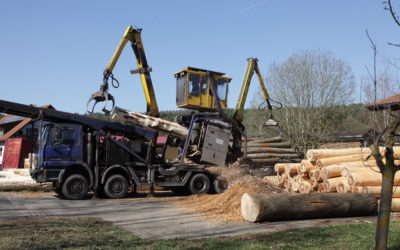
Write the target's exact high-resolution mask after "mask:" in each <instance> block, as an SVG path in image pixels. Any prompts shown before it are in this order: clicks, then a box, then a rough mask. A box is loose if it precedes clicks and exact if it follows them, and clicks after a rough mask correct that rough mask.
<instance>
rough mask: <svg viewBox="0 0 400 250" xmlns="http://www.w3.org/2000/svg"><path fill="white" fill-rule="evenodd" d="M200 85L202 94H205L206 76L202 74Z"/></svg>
mask: <svg viewBox="0 0 400 250" xmlns="http://www.w3.org/2000/svg"><path fill="white" fill-rule="evenodd" d="M200 86H201V94H202V95H205V94H207V77H205V76H203V77H202V78H201V83H200Z"/></svg>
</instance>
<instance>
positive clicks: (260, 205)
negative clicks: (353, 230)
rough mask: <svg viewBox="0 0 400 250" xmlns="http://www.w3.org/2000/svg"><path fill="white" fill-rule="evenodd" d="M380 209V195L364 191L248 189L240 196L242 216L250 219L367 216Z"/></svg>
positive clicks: (275, 219) (274, 219)
mask: <svg viewBox="0 0 400 250" xmlns="http://www.w3.org/2000/svg"><path fill="white" fill-rule="evenodd" d="M377 210H378V207H377V199H376V198H375V197H373V196H372V195H369V194H361V193H350V194H343V193H309V194H307V193H303V194H291V193H279V194H248V193H245V194H244V195H243V196H242V199H241V213H242V216H243V219H245V220H246V221H249V222H263V221H279V220H296V219H311V218H330V217H349V216H368V215H374V214H376V213H377Z"/></svg>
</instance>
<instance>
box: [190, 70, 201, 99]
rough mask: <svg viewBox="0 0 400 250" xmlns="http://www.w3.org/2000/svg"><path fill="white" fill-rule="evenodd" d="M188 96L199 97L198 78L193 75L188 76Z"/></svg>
mask: <svg viewBox="0 0 400 250" xmlns="http://www.w3.org/2000/svg"><path fill="white" fill-rule="evenodd" d="M189 95H190V96H199V95H200V76H199V75H195V74H190V75H189Z"/></svg>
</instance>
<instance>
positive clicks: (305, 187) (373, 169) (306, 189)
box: [264, 147, 400, 212]
mask: <svg viewBox="0 0 400 250" xmlns="http://www.w3.org/2000/svg"><path fill="white" fill-rule="evenodd" d="M394 152H395V157H396V158H398V157H399V156H400V147H394ZM381 153H382V154H384V148H382V152H381ZM371 154H372V152H371V149H369V148H348V149H312V150H309V151H308V152H307V159H304V160H302V161H301V163H297V164H296V163H279V164H276V165H275V167H274V169H275V171H276V172H277V176H276V177H274V178H272V177H264V181H266V182H268V183H270V184H274V185H276V186H280V187H282V188H284V189H285V190H286V191H287V192H289V193H314V192H319V193H368V194H372V195H373V196H375V197H376V198H377V199H379V198H380V192H381V184H382V175H381V173H380V171H379V168H378V166H377V164H376V161H375V159H374V158H373V157H372V156H371ZM396 163H397V164H400V162H396ZM394 185H395V186H394V188H393V206H392V211H398V212H400V172H398V173H396V175H395V180H394Z"/></svg>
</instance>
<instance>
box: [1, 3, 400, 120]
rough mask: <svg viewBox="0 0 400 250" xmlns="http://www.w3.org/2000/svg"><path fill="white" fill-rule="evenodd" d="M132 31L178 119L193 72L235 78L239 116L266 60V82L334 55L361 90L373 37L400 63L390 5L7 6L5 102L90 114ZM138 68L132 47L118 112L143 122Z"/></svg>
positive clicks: (122, 66) (120, 74)
mask: <svg viewBox="0 0 400 250" xmlns="http://www.w3.org/2000/svg"><path fill="white" fill-rule="evenodd" d="M128 25H133V26H136V27H140V28H143V31H142V39H143V42H144V47H145V51H146V54H147V59H148V62H149V65H150V66H151V67H152V68H153V72H152V79H153V84H154V88H155V92H156V97H157V101H158V105H159V109H160V110H173V109H176V108H175V78H174V77H173V74H174V73H175V72H176V71H178V70H180V69H182V68H184V67H186V66H193V67H199V68H205V69H210V70H215V71H220V72H225V73H227V75H228V76H230V77H232V78H233V80H232V83H231V86H230V93H229V95H230V96H229V99H228V101H229V106H230V107H234V105H235V101H236V98H237V96H238V92H239V88H240V84H241V82H242V78H243V74H244V70H245V67H246V63H247V62H246V58H248V57H258V58H259V60H260V62H259V64H260V67H261V70H262V72H264V74H265V73H266V72H267V67H268V65H269V64H270V63H271V62H272V61H277V62H283V61H284V60H286V59H287V58H288V57H289V56H290V55H292V54H293V53H295V52H298V51H301V50H307V49H320V50H328V51H331V52H333V54H334V55H335V56H336V57H338V58H341V59H343V60H345V61H347V62H348V63H349V64H350V65H351V66H352V68H353V71H354V74H355V76H356V77H357V82H359V79H360V77H363V76H365V75H366V69H365V67H366V66H370V67H371V66H372V51H371V49H370V47H369V42H368V40H367V38H366V36H365V30H366V29H368V31H369V32H370V34H371V36H372V37H373V38H374V40H375V41H376V42H377V43H378V46H379V52H380V55H382V56H383V55H384V56H385V57H387V58H396V57H398V54H399V53H400V49H397V48H394V47H392V46H388V45H387V42H400V41H399V40H400V39H399V34H400V27H397V26H396V25H395V24H394V22H393V21H392V19H391V17H390V16H389V13H388V12H387V11H385V10H384V9H383V5H382V1H381V0H246V1H244V0H236V1H228V0H220V1H216V0H214V1H211V0H204V1H191V0H186V1H178V0H176V1H162V0H159V1H155V0H148V1H135V0H131V1H100V0H98V1H94V0H87V1H76V0H70V1H54V0H52V1H51V0H48V1H44V0H36V1H28V0H26V1H21V0H2V1H1V8H0V32H1V33H0V34H1V35H0V72H1V77H0V86H1V90H0V91H1V92H0V93H1V94H0V99H4V100H8V101H15V102H21V103H25V104H37V105H44V104H53V105H54V106H55V107H56V108H57V109H60V110H64V111H68V112H77V113H84V112H85V110H86V109H85V106H86V101H87V99H88V98H89V96H90V94H91V93H92V92H94V91H96V90H98V88H99V85H100V84H101V82H102V73H103V70H104V68H105V67H106V65H107V64H108V61H109V60H110V58H111V55H112V54H113V52H114V50H115V48H116V46H117V44H118V42H119V40H120V38H121V36H122V34H123V32H124V30H125V28H126V27H127V26H128ZM134 68H136V62H135V59H134V56H133V52H132V51H131V49H130V47H126V49H125V50H124V52H123V54H122V56H121V59H120V61H119V62H118V63H117V65H116V68H115V70H114V75H115V76H116V77H117V78H118V79H119V81H120V83H121V87H120V88H118V89H111V91H110V92H111V93H112V94H113V95H114V96H115V97H116V100H117V105H118V106H120V107H123V108H126V109H130V110H135V111H140V112H142V111H145V99H144V94H143V90H142V88H141V84H140V79H139V77H138V75H131V74H130V73H129V71H130V70H131V69H134ZM257 84H258V83H257V82H256V81H253V86H252V88H251V90H250V98H249V99H248V102H249V100H250V99H251V96H252V95H253V94H254V91H256V90H257V87H256V85H257ZM267 88H268V87H267ZM358 91H359V90H356V91H355V96H357V95H359V94H358ZM355 99H357V98H355Z"/></svg>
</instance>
